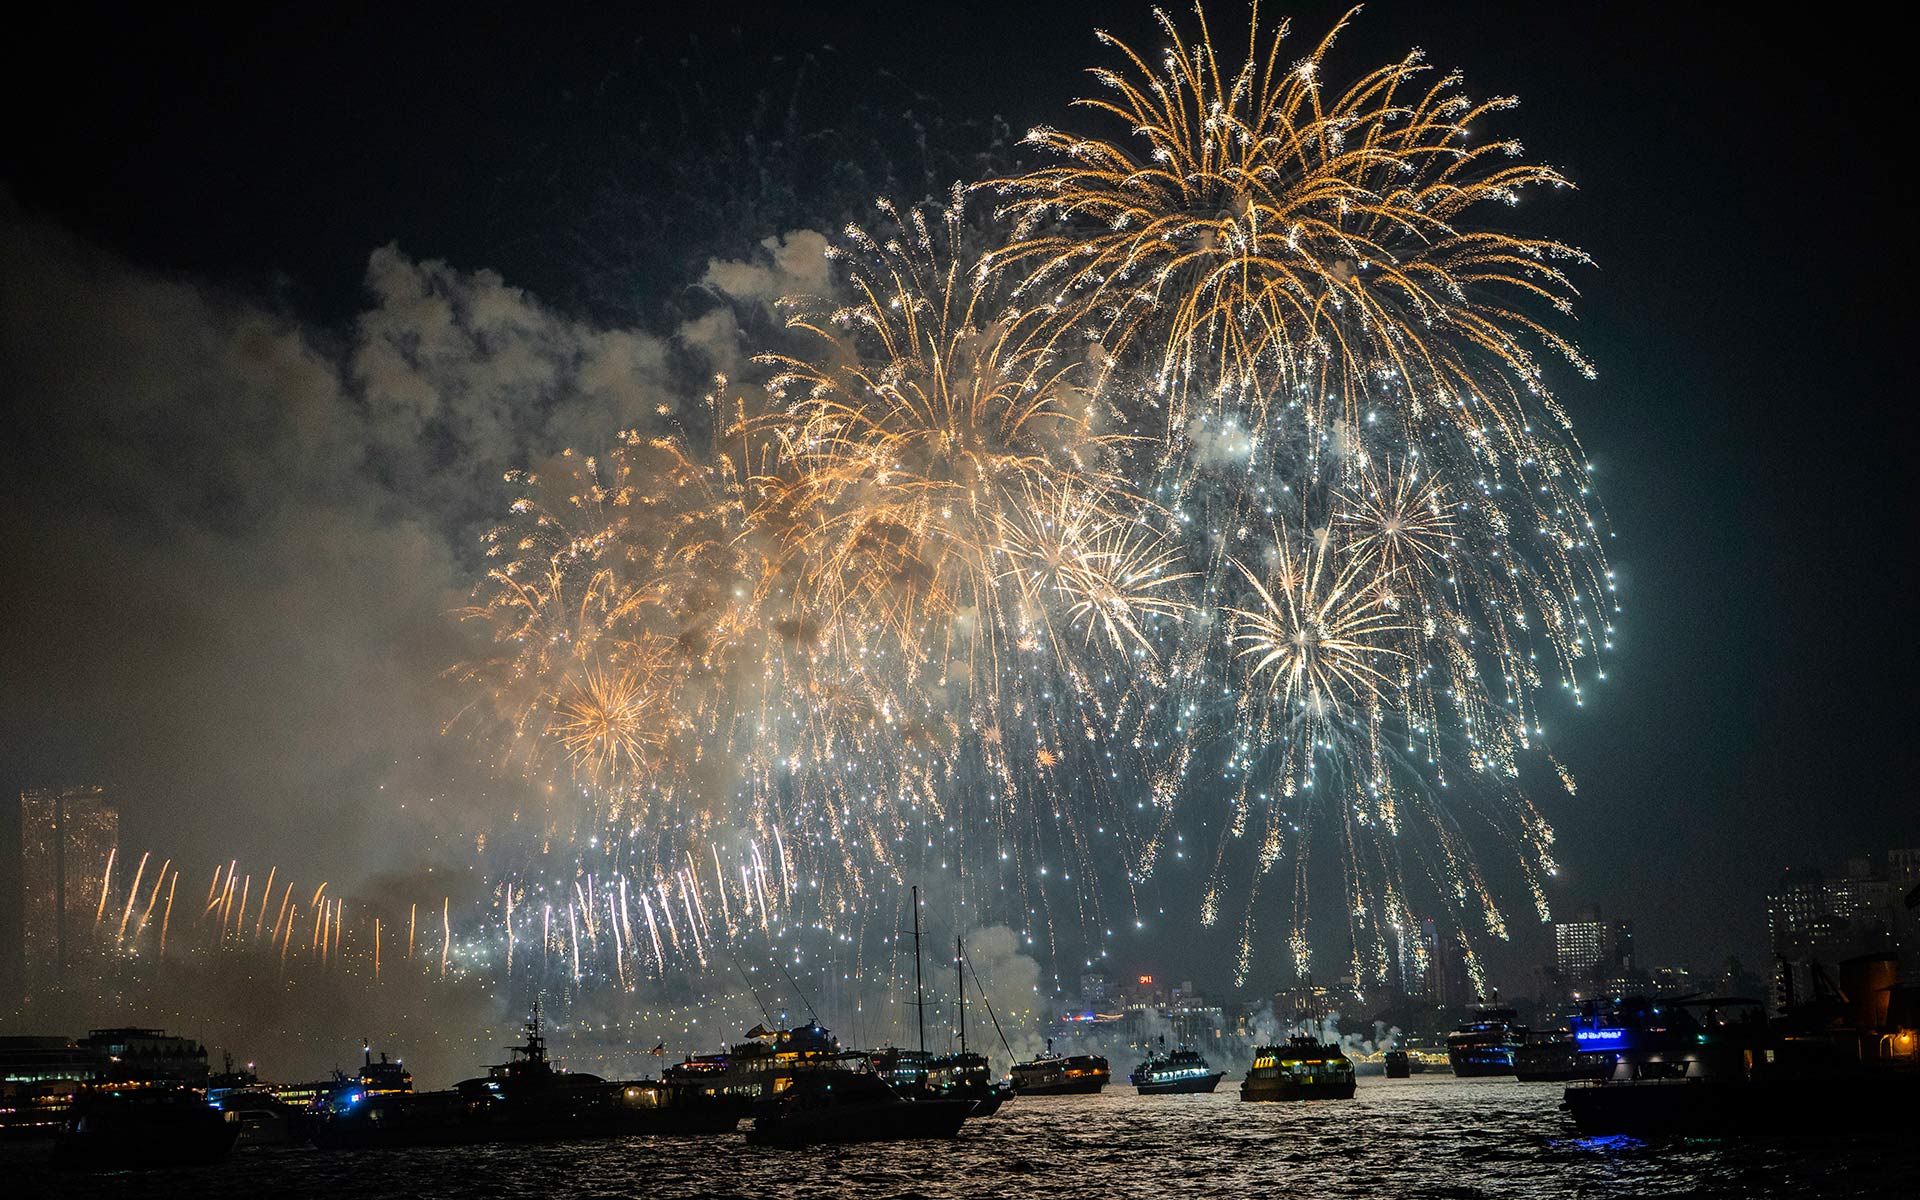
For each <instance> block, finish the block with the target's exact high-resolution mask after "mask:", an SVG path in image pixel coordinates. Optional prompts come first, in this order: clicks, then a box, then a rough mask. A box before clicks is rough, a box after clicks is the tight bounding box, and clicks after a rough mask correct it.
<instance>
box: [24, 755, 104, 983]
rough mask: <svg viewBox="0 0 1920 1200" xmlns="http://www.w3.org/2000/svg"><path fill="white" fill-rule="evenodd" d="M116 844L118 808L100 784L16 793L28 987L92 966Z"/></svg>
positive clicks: (65, 977) (66, 976)
mask: <svg viewBox="0 0 1920 1200" xmlns="http://www.w3.org/2000/svg"><path fill="white" fill-rule="evenodd" d="M119 845H120V809H119V807H118V806H117V805H115V804H113V803H112V802H111V801H109V800H108V798H107V793H106V792H105V791H104V790H103V789H101V788H59V789H56V788H41V789H36V790H34V791H28V792H22V793H21V795H20V890H21V901H22V902H21V922H20V926H21V929H20V934H21V947H22V950H23V952H24V958H25V963H26V974H27V987H28V988H29V989H34V988H38V987H44V986H46V985H48V984H50V983H56V982H61V981H64V980H66V979H67V978H68V977H69V976H70V975H71V974H72V973H74V972H76V971H79V970H82V969H85V968H87V967H89V966H91V964H92V962H93V960H94V957H95V955H96V952H97V949H98V945H97V943H96V941H95V939H94V924H95V922H94V917H95V915H96V913H97V911H98V905H99V901H100V896H101V894H102V888H103V887H104V886H105V884H106V879H107V870H108V867H109V864H110V863H111V861H112V858H113V855H114V852H115V850H116V849H117V848H118V847H119Z"/></svg>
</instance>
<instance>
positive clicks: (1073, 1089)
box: [1013, 1075, 1109, 1096]
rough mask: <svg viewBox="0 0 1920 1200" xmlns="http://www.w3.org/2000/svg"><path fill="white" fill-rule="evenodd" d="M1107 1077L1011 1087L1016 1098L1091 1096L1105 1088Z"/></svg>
mask: <svg viewBox="0 0 1920 1200" xmlns="http://www.w3.org/2000/svg"><path fill="white" fill-rule="evenodd" d="M1108 1078H1109V1077H1108V1076H1106V1075H1099V1076H1083V1077H1082V1078H1079V1079H1062V1080H1059V1081H1057V1082H1047V1083H1030V1084H1022V1083H1018V1082H1016V1083H1015V1084H1014V1085H1013V1094H1014V1095H1016V1096H1092V1095H1095V1094H1097V1093H1098V1092H1099V1091H1100V1089H1101V1088H1104V1087H1106V1086H1107V1080H1108Z"/></svg>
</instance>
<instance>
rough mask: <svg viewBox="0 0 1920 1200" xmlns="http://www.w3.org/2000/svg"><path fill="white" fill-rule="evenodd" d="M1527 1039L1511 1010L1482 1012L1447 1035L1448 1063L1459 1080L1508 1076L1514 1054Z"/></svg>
mask: <svg viewBox="0 0 1920 1200" xmlns="http://www.w3.org/2000/svg"><path fill="white" fill-rule="evenodd" d="M1526 1036H1527V1027H1526V1026H1524V1025H1522V1024H1520V1023H1519V1015H1518V1014H1517V1013H1515V1012H1514V1011H1513V1010H1512V1009H1510V1008H1482V1009H1479V1010H1478V1011H1476V1012H1475V1013H1474V1016H1473V1019H1472V1020H1470V1021H1468V1022H1467V1023H1466V1024H1464V1025H1462V1026H1461V1027H1460V1028H1458V1029H1456V1030H1454V1031H1453V1032H1452V1033H1450V1034H1448V1035H1447V1060H1448V1061H1449V1062H1450V1063H1452V1064H1453V1073H1454V1074H1455V1075H1456V1076H1458V1077H1460V1078H1462V1079H1475V1078H1484V1077H1486V1076H1490V1075H1511V1074H1513V1058H1514V1053H1515V1052H1516V1051H1517V1050H1519V1048H1520V1045H1521V1043H1522V1041H1524V1040H1525V1038H1526Z"/></svg>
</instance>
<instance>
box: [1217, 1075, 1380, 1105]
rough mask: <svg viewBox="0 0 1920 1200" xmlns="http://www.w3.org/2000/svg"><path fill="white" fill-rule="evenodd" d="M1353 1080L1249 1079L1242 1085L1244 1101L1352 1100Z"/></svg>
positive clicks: (1241, 1096)
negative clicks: (1304, 1081) (1312, 1081)
mask: <svg viewBox="0 0 1920 1200" xmlns="http://www.w3.org/2000/svg"><path fill="white" fill-rule="evenodd" d="M1353 1092H1354V1082H1353V1080H1351V1079H1347V1080H1333V1081H1329V1082H1325V1083H1301V1082H1299V1081H1297V1080H1293V1079H1249V1080H1246V1081H1245V1082H1243V1083H1242V1084H1241V1085H1240V1098H1241V1099H1242V1100H1255V1101H1271V1100H1284V1101H1291V1100H1351V1099H1353Z"/></svg>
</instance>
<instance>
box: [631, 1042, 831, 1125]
mask: <svg viewBox="0 0 1920 1200" xmlns="http://www.w3.org/2000/svg"><path fill="white" fill-rule="evenodd" d="M747 1037H748V1039H749V1040H748V1041H745V1042H736V1043H735V1044H734V1045H733V1046H732V1048H730V1049H729V1050H727V1051H725V1052H724V1053H720V1054H699V1055H693V1056H690V1057H688V1058H687V1059H685V1060H684V1061H682V1062H680V1063H677V1064H675V1065H674V1066H671V1067H668V1068H667V1069H666V1070H664V1071H662V1072H661V1073H660V1075H661V1079H662V1080H663V1081H664V1082H667V1083H670V1084H674V1085H679V1086H684V1087H686V1088H687V1089H688V1090H689V1092H690V1093H691V1094H693V1095H695V1096H702V1097H706V1098H709V1099H718V1100H725V1101H726V1102H728V1104H729V1105H730V1107H731V1108H732V1109H733V1111H734V1114H735V1116H736V1118H739V1117H746V1116H748V1115H750V1114H751V1113H752V1111H753V1105H754V1104H755V1103H756V1102H757V1101H759V1100H762V1099H765V1098H766V1097H768V1096H773V1095H777V1094H778V1093H780V1092H782V1091H784V1090H786V1089H787V1088H788V1087H789V1086H791V1085H792V1083H793V1080H794V1078H795V1077H796V1076H797V1075H799V1074H800V1073H801V1072H804V1071H807V1070H810V1069H812V1068H813V1067H814V1066H816V1065H819V1064H822V1063H827V1062H830V1061H834V1060H836V1059H838V1057H839V1056H840V1055H841V1054H842V1053H843V1051H842V1050H841V1047H840V1042H839V1040H838V1039H837V1038H835V1037H834V1036H833V1034H832V1033H830V1032H829V1031H828V1030H826V1029H825V1028H824V1027H822V1026H821V1025H820V1023H819V1022H818V1021H814V1020H810V1021H808V1022H807V1023H806V1024H805V1025H799V1026H796V1027H794V1028H792V1029H782V1030H775V1029H768V1028H766V1027H765V1026H764V1025H755V1026H754V1027H753V1028H752V1029H749V1030H747Z"/></svg>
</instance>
